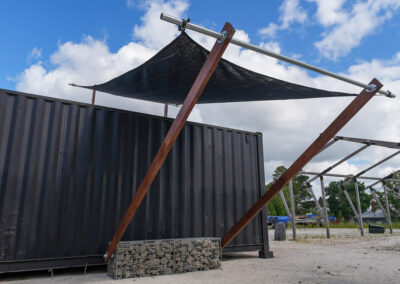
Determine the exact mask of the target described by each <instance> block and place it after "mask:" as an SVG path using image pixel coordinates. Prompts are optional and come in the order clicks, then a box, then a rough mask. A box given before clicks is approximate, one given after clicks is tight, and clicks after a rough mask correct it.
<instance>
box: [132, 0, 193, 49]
mask: <svg viewBox="0 0 400 284" xmlns="http://www.w3.org/2000/svg"><path fill="white" fill-rule="evenodd" d="M144 7H145V8H146V9H147V12H146V13H145V14H144V16H143V17H142V18H141V20H142V24H141V25H135V27H134V28H133V38H134V39H138V40H139V42H140V43H142V44H143V45H145V46H147V47H151V48H157V49H161V48H162V47H164V46H165V45H166V44H167V43H169V42H170V41H171V38H174V37H175V36H176V35H177V34H178V31H177V28H176V27H175V26H173V25H171V24H167V23H165V22H163V21H160V14H161V13H167V14H170V15H174V16H177V17H183V13H184V12H185V11H186V10H187V9H188V7H189V4H188V2H187V1H185V0H171V1H166V2H164V1H162V0H156V1H145V2H144Z"/></svg>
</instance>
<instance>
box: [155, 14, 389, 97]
mask: <svg viewBox="0 0 400 284" xmlns="http://www.w3.org/2000/svg"><path fill="white" fill-rule="evenodd" d="M160 19H161V20H163V21H166V22H169V23H172V24H175V25H178V26H179V27H181V28H185V29H189V30H193V31H196V32H198V33H201V34H205V35H208V36H211V37H214V38H217V39H222V38H223V37H224V35H223V34H222V33H218V32H216V31H213V30H210V29H207V28H204V27H202V26H199V25H195V24H192V23H190V22H189V21H187V20H183V19H179V18H177V17H174V16H171V15H168V14H165V13H161V15H160ZM231 43H232V44H235V45H237V46H240V47H243V48H247V49H250V50H252V51H255V52H258V53H261V54H264V55H267V56H270V57H273V58H276V59H279V60H282V61H285V62H288V63H290V64H294V65H297V66H300V67H302V68H305V69H308V70H311V71H314V72H317V73H320V74H323V75H326V76H329V77H332V78H335V79H337V80H341V81H344V82H347V83H349V84H352V85H356V86H358V87H361V88H363V89H367V90H370V91H374V88H375V86H374V84H368V85H367V84H364V83H361V82H358V81H355V80H353V79H350V78H347V77H344V76H342V75H338V74H335V73H332V72H330V71H327V70H324V69H322V68H319V67H316V66H313V65H310V64H307V63H304V62H301V61H299V60H296V59H293V58H290V57H287V56H284V55H281V54H279V53H276V52H273V51H270V50H267V49H264V48H262V47H259V46H256V45H253V44H251V43H248V42H245V41H241V40H238V39H232V40H231ZM377 92H378V93H380V94H382V95H384V96H387V97H389V98H394V97H396V96H395V95H394V94H392V93H391V92H390V91H380V90H379V89H378V91H377Z"/></svg>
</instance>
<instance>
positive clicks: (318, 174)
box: [297, 171, 400, 185]
mask: <svg viewBox="0 0 400 284" xmlns="http://www.w3.org/2000/svg"><path fill="white" fill-rule="evenodd" d="M297 175H309V176H326V177H337V178H347V179H351V178H353V177H354V176H353V175H342V174H330V173H324V174H323V173H319V172H305V171H300V172H298V174H297ZM357 178H358V179H367V180H377V182H376V183H379V182H380V181H382V180H388V181H400V180H398V179H390V178H387V179H385V178H379V177H366V176H361V177H357ZM310 180H312V181H314V180H315V178H314V177H313V178H312V179H310ZM308 182H309V181H308ZM374 185H375V184H374Z"/></svg>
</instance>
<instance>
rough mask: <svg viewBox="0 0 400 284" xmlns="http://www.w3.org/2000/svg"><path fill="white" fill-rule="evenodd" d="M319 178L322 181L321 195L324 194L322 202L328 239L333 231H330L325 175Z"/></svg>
mask: <svg viewBox="0 0 400 284" xmlns="http://www.w3.org/2000/svg"><path fill="white" fill-rule="evenodd" d="M319 180H320V182H321V195H322V202H323V204H324V215H323V217H324V223H325V228H326V237H327V238H328V239H330V238H331V233H330V231H329V217H328V206H326V194H325V185H324V177H323V176H320V177H319Z"/></svg>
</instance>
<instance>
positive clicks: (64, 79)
mask: <svg viewBox="0 0 400 284" xmlns="http://www.w3.org/2000/svg"><path fill="white" fill-rule="evenodd" d="M188 7H189V5H188V4H187V2H184V1H168V2H162V1H156V2H155V3H154V4H151V3H150V2H149V4H148V6H147V10H146V11H145V14H144V16H143V18H142V19H143V20H142V23H141V24H140V25H137V26H135V28H134V34H135V38H136V39H137V40H136V41H133V42H130V43H129V44H127V45H125V46H123V47H121V48H120V49H119V50H118V51H116V52H114V53H113V52H111V51H110V50H109V49H108V46H107V43H106V42H105V41H102V40H97V39H94V38H91V37H86V38H84V39H83V40H82V42H80V43H74V42H65V43H62V44H59V46H58V48H57V51H56V52H54V53H53V55H52V56H51V57H50V63H51V68H49V67H48V66H47V65H44V64H42V63H40V62H39V63H36V64H33V65H31V66H30V67H29V68H27V69H26V70H24V71H23V72H22V73H21V74H20V76H19V77H18V83H17V89H18V90H21V91H27V92H32V93H37V94H41V95H47V96H55V97H60V98H66V99H71V100H76V101H85V102H89V101H90V98H91V92H90V91H88V90H82V89H79V88H73V87H70V86H68V85H67V83H69V82H76V83H80V84H98V83H102V82H104V81H107V80H109V79H111V78H113V77H115V76H118V75H120V74H121V73H124V72H126V71H128V70H130V69H132V68H134V67H136V66H138V65H139V64H141V63H143V62H144V61H146V60H147V59H148V58H150V57H151V56H152V55H154V54H155V53H156V52H157V50H159V49H160V48H161V47H163V46H164V45H165V44H166V43H168V42H170V41H171V40H173V39H174V37H175V36H176V35H177V32H176V27H174V26H173V25H170V24H167V23H163V22H162V21H160V20H159V13H160V12H161V11H163V12H169V13H171V14H174V15H177V16H183V14H184V13H185V12H186V11H187V9H188ZM162 9H166V10H162ZM168 9H169V10H168ZM189 34H190V35H191V36H192V37H193V38H194V39H195V40H196V41H198V42H199V43H201V44H202V45H203V46H205V47H207V48H210V47H211V46H212V44H213V43H214V42H215V40H214V39H212V38H210V37H206V36H202V35H200V34H198V33H190V32H189ZM235 37H236V38H239V39H241V40H245V41H250V38H249V36H248V34H247V33H245V32H244V31H241V30H238V31H237V32H236V34H235ZM260 46H263V47H266V48H268V49H272V50H274V51H275V52H280V46H279V43H278V42H276V41H266V42H262V43H260ZM224 58H226V59H228V60H230V61H232V62H234V63H236V64H239V65H241V66H243V67H245V68H248V69H251V70H254V71H256V72H259V73H262V74H266V75H269V76H272V77H276V78H279V79H283V80H286V81H290V82H294V83H298V84H303V85H307V86H313V87H317V88H322V89H329V90H336V91H348V92H357V93H358V92H359V91H360V90H359V88H357V87H354V86H351V85H347V84H345V83H342V82H340V81H337V80H333V79H330V78H327V77H311V76H309V74H308V73H307V72H305V71H304V70H301V69H299V68H297V67H294V66H289V65H286V64H282V63H280V62H279V61H278V60H276V59H274V58H269V57H266V56H263V55H261V54H257V53H255V52H252V51H249V50H244V49H241V48H239V47H237V46H233V45H230V46H229V47H228V49H227V51H226V53H225V54H224ZM343 74H344V75H346V76H350V77H352V78H355V79H358V80H361V81H364V82H368V81H369V80H370V79H372V77H374V76H377V75H379V76H380V77H379V79H380V80H381V81H382V82H383V83H385V84H386V86H385V88H391V89H393V90H396V87H397V88H398V86H399V85H400V84H399V83H400V52H399V53H397V54H395V55H393V58H388V59H374V60H371V61H365V62H360V63H358V64H356V65H353V66H351V67H350V68H349V69H348V70H344V72H343ZM350 101H351V99H350V98H324V99H309V100H289V101H269V102H248V103H225V104H207V105H198V106H196V107H195V109H194V111H193V113H192V115H191V116H190V117H189V119H190V120H192V121H198V122H204V123H210V124H214V125H221V126H227V127H232V128H239V129H244V130H250V131H258V132H262V133H263V135H264V138H263V143H264V156H265V158H264V160H265V161H266V162H265V169H266V178H267V180H270V179H271V175H272V172H273V170H274V169H275V167H276V166H278V165H285V166H289V165H290V164H291V163H292V162H293V161H294V160H295V159H296V158H297V157H298V156H299V155H300V154H301V153H302V152H303V151H304V149H305V148H306V147H307V146H308V145H309V144H310V143H312V142H313V141H314V140H315V138H317V137H318V135H319V134H320V132H322V131H323V130H324V129H325V128H326V127H327V125H328V124H329V123H330V122H331V121H332V120H333V119H334V118H335V117H336V116H337V115H338V114H339V113H340V112H341V111H342V110H343V109H344V107H346V106H347V105H348V103H349V102H350ZM96 102H97V104H100V105H107V106H110V107H116V108H123V109H129V110H134V111H141V112H146V113H152V114H158V115H162V111H163V106H162V105H161V104H156V103H150V102H143V101H139V100H134V99H128V98H121V97H115V96H111V95H108V94H104V93H98V95H97V97H96ZM399 109H400V103H399V100H398V99H396V100H391V99H387V98H384V97H376V98H374V99H373V100H372V101H371V102H370V103H369V104H368V105H367V106H366V107H365V108H364V109H363V110H362V111H361V112H360V113H359V114H358V115H357V116H356V117H355V118H354V119H353V120H352V121H351V122H350V123H349V124H348V125H347V126H346V127H345V128H344V129H343V130H342V131H341V132H340V135H343V136H350V137H363V138H370V139H380V140H392V141H399V140H400V139H399V137H400V128H399V125H400V116H399V115H398V110H399ZM178 111H179V108H175V107H172V108H170V111H169V114H170V116H172V117H173V116H174V115H176V113H177V112H178ZM355 147H357V145H353V144H351V143H342V142H338V143H337V145H334V146H332V148H331V149H329V150H327V151H326V152H323V153H321V154H320V155H318V156H317V157H316V158H315V159H314V160H313V161H312V162H311V163H310V164H309V165H308V166H307V168H305V169H307V170H323V169H324V168H325V167H326V166H327V165H329V164H332V163H334V162H335V161H337V160H339V159H340V158H342V157H344V156H345V155H346V154H348V153H350V152H351V151H353V150H354V149H355ZM389 152H390V151H389ZM385 155H388V151H386V149H381V148H378V147H374V148H372V147H371V149H370V150H369V151H365V153H362V154H361V155H360V156H359V159H361V160H365V161H367V162H368V163H370V164H372V163H373V162H375V161H378V160H379V159H381V158H384V157H385ZM364 166H365V165H364V164H362V163H358V162H355V161H349V163H346V164H344V165H343V166H342V168H338V171H340V172H343V173H345V172H346V173H351V174H353V173H357V172H358V171H359V170H362V169H363V168H364ZM399 167H400V159H393V161H391V162H388V163H385V164H384V165H383V166H382V167H379V168H377V169H376V170H374V171H372V172H371V175H378V176H382V175H384V174H388V173H389V172H390V171H392V170H394V169H398V168H399Z"/></svg>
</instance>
